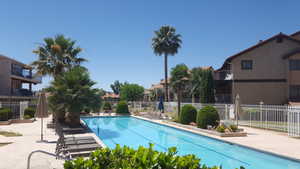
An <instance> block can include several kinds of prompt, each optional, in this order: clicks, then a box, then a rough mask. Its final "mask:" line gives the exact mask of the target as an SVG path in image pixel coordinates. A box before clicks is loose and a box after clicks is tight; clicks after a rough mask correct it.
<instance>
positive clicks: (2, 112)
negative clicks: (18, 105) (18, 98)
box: [0, 108, 12, 121]
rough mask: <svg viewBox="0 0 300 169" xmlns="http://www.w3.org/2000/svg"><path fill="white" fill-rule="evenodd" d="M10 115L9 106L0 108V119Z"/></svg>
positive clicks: (7, 117) (3, 119)
mask: <svg viewBox="0 0 300 169" xmlns="http://www.w3.org/2000/svg"><path fill="white" fill-rule="evenodd" d="M11 116H12V111H11V109H9V108H0V121H7V120H8V119H10V118H11Z"/></svg>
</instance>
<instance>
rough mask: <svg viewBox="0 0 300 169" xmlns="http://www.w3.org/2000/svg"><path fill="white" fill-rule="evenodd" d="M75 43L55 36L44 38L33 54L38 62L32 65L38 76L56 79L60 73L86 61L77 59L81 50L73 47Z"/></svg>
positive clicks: (60, 36)
mask: <svg viewBox="0 0 300 169" xmlns="http://www.w3.org/2000/svg"><path fill="white" fill-rule="evenodd" d="M75 44H76V41H74V40H72V39H70V38H66V37H64V35H56V36H55V37H54V38H51V37H49V38H45V39H44V42H43V43H42V44H40V45H39V46H38V47H37V49H36V50H34V51H33V53H35V54H37V56H38V60H36V61H34V62H33V63H32V65H33V66H34V67H35V68H36V69H37V73H39V74H40V75H43V76H44V75H50V76H53V77H54V78H56V76H57V75H59V74H60V73H63V72H66V71H67V70H69V69H71V68H72V67H74V66H78V65H80V64H81V63H82V62H84V61H86V60H85V59H83V58H80V57H78V55H79V54H80V52H81V51H82V49H81V48H80V47H77V46H75Z"/></svg>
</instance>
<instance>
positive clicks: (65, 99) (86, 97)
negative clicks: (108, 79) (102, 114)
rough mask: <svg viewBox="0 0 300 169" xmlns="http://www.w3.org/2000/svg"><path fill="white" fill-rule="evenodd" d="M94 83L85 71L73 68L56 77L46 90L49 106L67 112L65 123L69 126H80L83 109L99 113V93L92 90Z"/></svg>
mask: <svg viewBox="0 0 300 169" xmlns="http://www.w3.org/2000/svg"><path fill="white" fill-rule="evenodd" d="M95 84H96V83H95V82H94V81H92V80H91V79H90V76H89V73H88V72H87V70H86V69H85V68H83V67H80V66H75V67H73V68H71V69H70V70H69V71H67V72H65V73H62V74H61V75H60V76H57V77H56V79H55V80H54V81H52V83H51V85H50V87H49V88H47V90H48V91H49V92H51V95H50V96H49V103H50V105H54V106H56V107H61V108H62V110H65V112H67V119H66V122H67V123H68V124H69V125H71V126H78V125H79V124H80V118H79V117H80V112H82V111H83V110H84V109H91V110H93V111H99V109H100V107H101V96H102V94H101V91H100V90H98V89H95V88H93V86H94V85H95Z"/></svg>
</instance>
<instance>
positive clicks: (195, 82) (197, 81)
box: [190, 68, 202, 98]
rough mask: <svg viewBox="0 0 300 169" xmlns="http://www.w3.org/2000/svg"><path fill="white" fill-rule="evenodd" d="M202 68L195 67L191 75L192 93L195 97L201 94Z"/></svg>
mask: <svg viewBox="0 0 300 169" xmlns="http://www.w3.org/2000/svg"><path fill="white" fill-rule="evenodd" d="M201 80H202V68H193V69H192V70H191V75H190V94H191V95H192V97H193V98H195V96H200V88H201Z"/></svg>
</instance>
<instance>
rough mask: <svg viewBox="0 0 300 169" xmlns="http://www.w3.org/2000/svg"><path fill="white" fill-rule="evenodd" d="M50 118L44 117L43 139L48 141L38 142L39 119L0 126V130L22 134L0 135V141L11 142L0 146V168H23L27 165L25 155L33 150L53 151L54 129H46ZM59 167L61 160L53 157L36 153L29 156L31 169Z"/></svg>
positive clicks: (54, 144)
mask: <svg viewBox="0 0 300 169" xmlns="http://www.w3.org/2000/svg"><path fill="white" fill-rule="evenodd" d="M50 120H51V118H50V117H49V118H46V119H44V140H46V141H48V142H44V143H40V142H38V141H39V140H40V139H41V134H40V133H41V121H40V119H38V120H37V121H35V122H33V123H23V124H11V125H7V126H0V131H11V132H17V133H20V134H22V135H23V136H17V137H5V136H2V135H0V143H5V142H12V143H11V144H8V145H4V146H1V147H0V158H1V163H0V169H8V168H14V169H24V168H26V166H27V157H28V155H29V153H30V152H32V151H34V150H44V151H47V152H50V153H54V151H55V146H56V140H57V139H58V136H57V135H55V132H54V130H52V129H47V128H46V124H47V122H48V121H50ZM40 168H43V169H61V168H63V160H56V159H55V157H52V156H49V155H45V154H41V153H36V154H33V156H32V157H31V169H40Z"/></svg>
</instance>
